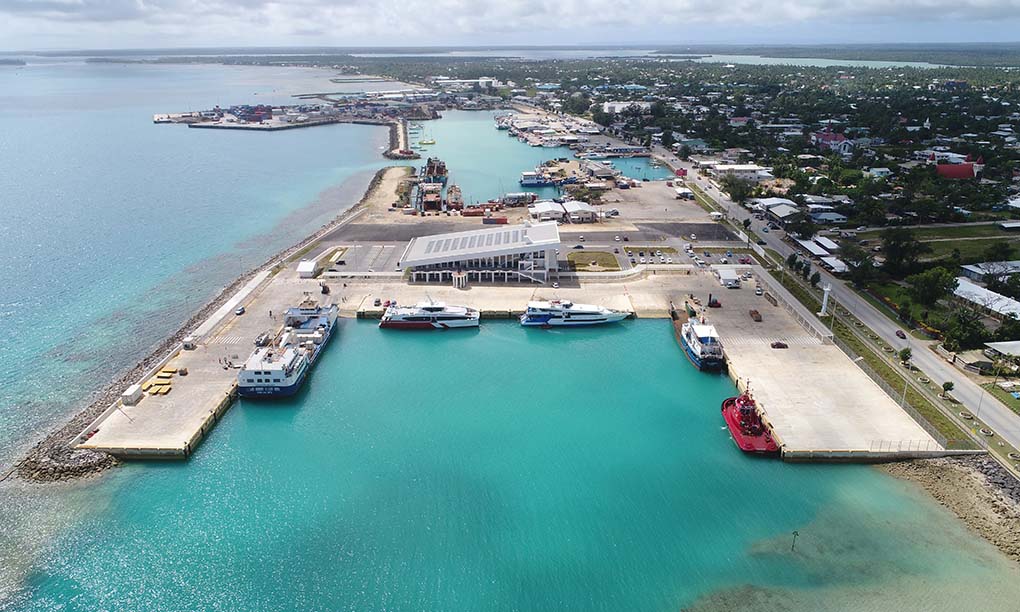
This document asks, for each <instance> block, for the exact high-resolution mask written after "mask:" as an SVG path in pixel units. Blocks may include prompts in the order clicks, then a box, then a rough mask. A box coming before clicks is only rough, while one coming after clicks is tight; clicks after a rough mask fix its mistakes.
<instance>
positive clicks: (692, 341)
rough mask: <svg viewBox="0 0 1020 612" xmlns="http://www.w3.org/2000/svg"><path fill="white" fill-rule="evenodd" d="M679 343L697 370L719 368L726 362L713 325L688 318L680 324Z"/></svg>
mask: <svg viewBox="0 0 1020 612" xmlns="http://www.w3.org/2000/svg"><path fill="white" fill-rule="evenodd" d="M678 335H679V337H680V345H681V346H682V347H683V348H684V353H686V354H687V357H688V358H689V359H690V360H691V363H693V364H694V365H695V366H696V367H697V368H698V369H699V370H721V369H722V368H723V366H724V365H725V363H726V360H725V358H724V357H723V346H722V342H721V341H720V340H719V333H718V332H716V331H715V326H714V325H708V324H706V323H699V322H698V321H697V320H690V321H687V322H686V323H684V324H683V325H681V326H680V333H679V334H678Z"/></svg>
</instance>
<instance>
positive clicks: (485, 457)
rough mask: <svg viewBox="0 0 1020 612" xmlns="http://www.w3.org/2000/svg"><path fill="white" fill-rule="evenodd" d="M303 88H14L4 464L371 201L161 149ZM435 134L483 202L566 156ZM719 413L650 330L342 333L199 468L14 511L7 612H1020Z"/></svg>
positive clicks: (908, 504)
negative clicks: (189, 112)
mask: <svg viewBox="0 0 1020 612" xmlns="http://www.w3.org/2000/svg"><path fill="white" fill-rule="evenodd" d="M33 71H35V72H33ZM318 78H321V77H317V76H315V75H313V74H310V73H308V72H305V71H300V72H298V73H290V72H288V71H285V70H277V69H259V68H237V69H235V68H223V67H186V66H184V67H169V66H167V67H164V66H158V67H154V66H102V65H98V66H80V65H78V66H74V65H71V66H63V65H57V66H48V67H46V66H42V67H30V69H27V70H20V71H10V72H4V71H0V92H3V93H0V101H2V102H3V103H4V108H5V109H6V110H7V113H5V114H4V115H0V130H3V131H2V132H0V133H3V134H4V135H5V137H4V138H2V139H0V152H2V153H0V154H2V158H3V160H4V164H0V188H2V189H0V193H3V194H4V199H3V207H4V213H5V214H4V216H3V220H2V221H0V224H2V226H3V230H4V231H3V236H4V238H5V239H4V240H3V241H0V252H2V254H3V256H4V258H5V261H6V262H9V264H8V265H5V266H4V268H3V270H4V277H3V279H2V280H3V282H2V283H0V305H2V309H0V317H2V321H3V325H2V326H0V341H2V342H0V351H2V357H3V358H4V360H5V363H8V364H20V365H18V366H17V367H13V366H12V367H8V368H5V369H4V371H3V373H2V374H0V377H2V379H0V388H3V389H4V393H3V396H2V400H0V401H2V406H0V408H2V410H3V419H2V421H0V455H2V457H3V459H4V461H5V462H6V461H7V460H9V458H10V457H13V456H16V455H17V449H18V447H19V445H20V444H21V442H22V441H23V440H28V441H34V440H35V439H36V437H37V433H36V432H40V433H41V432H42V431H44V430H45V429H46V428H47V427H48V426H49V425H50V424H52V423H54V422H59V419H60V418H61V416H62V415H63V414H65V413H66V412H67V410H68V409H69V408H70V407H71V406H73V404H74V401H75V400H76V398H78V397H81V396H83V395H86V394H87V393H88V392H89V391H91V390H92V389H95V388H98V387H100V386H102V384H103V383H105V381H106V380H108V377H109V375H110V374H111V373H112V372H114V371H116V370H117V369H119V368H121V367H123V366H124V365H129V364H130V363H132V362H133V361H134V360H136V359H137V358H138V357H140V356H141V355H143V354H144V353H145V352H146V350H147V348H148V346H149V344H148V342H149V341H151V340H152V339H154V338H158V337H159V336H160V335H162V334H164V333H166V332H168V331H171V330H173V329H175V328H176V327H177V326H178V325H179V324H180V322H181V321H183V320H184V319H186V318H187V316H188V315H189V314H190V313H191V312H192V310H193V309H194V308H195V307H197V306H198V305H200V304H201V303H203V302H204V301H205V300H206V299H207V298H208V297H210V296H211V295H213V294H214V293H215V292H216V291H217V290H218V288H219V287H221V286H222V285H224V284H225V283H227V282H229V281H230V280H231V279H232V278H233V277H234V276H235V275H236V274H237V273H238V272H240V271H243V270H246V269H247V268H248V267H250V266H251V265H253V264H255V263H258V262H260V261H262V260H263V259H265V258H266V257H267V256H268V255H269V254H271V253H272V252H275V251H276V250H278V249H279V248H281V247H283V246H285V245H287V244H290V243H292V242H294V241H296V240H297V239H298V238H300V237H301V236H302V235H304V234H306V233H307V232H308V231H309V230H310V229H313V228H315V227H317V226H318V225H320V224H321V223H323V222H325V221H326V220H328V219H329V218H331V217H332V216H333V215H335V214H336V213H337V212H338V210H339V209H341V208H343V207H344V206H347V205H349V204H350V203H352V202H353V201H356V200H357V198H358V197H360V194H361V191H363V189H364V185H365V184H367V181H368V179H369V177H370V176H371V173H372V171H373V170H374V169H376V168H378V167H380V166H381V165H383V161H382V160H381V159H380V158H379V153H380V150H381V148H382V147H384V146H385V144H386V136H387V135H386V132H385V130H380V129H374V128H369V127H364V126H336V127H330V128H315V129H310V130H295V131H289V132H280V133H276V134H272V135H268V134H243V133H237V134H235V133H230V132H220V131H199V130H187V129H186V128H183V127H180V126H154V125H152V124H151V123H150V121H151V115H152V114H153V113H157V112H166V111H173V110H179V109H181V108H189V107H204V106H211V105H212V104H215V103H220V104H229V103H233V102H237V101H243V100H248V99H252V98H253V97H260V98H264V99H271V98H272V97H274V96H278V97H281V98H283V97H284V96H285V95H286V93H288V91H287V90H288V89H294V90H297V91H308V90H311V89H315V87H314V86H315V85H317V84H319V83H318V82H317V79H318ZM310 85H311V86H310ZM319 85H321V84H319ZM274 90H275V91H274ZM256 93H257V94H258V96H256V95H255V94H256ZM238 98H242V100H238ZM427 125H431V126H434V127H432V128H430V129H431V131H432V135H433V136H435V137H436V139H437V141H438V144H437V145H436V146H435V147H434V150H435V151H434V154H437V155H440V156H441V157H443V158H444V159H446V160H447V162H448V163H449V164H450V167H451V174H452V176H453V178H454V180H455V181H456V182H458V183H460V184H461V185H462V186H464V188H465V194H466V195H468V196H469V197H475V198H478V199H488V198H489V197H495V196H498V195H500V194H501V193H503V192H504V191H510V190H515V189H514V188H513V186H512V185H502V184H497V185H495V186H493V185H492V182H493V181H496V182H497V183H500V182H501V181H505V182H507V183H511V182H512V181H513V180H515V178H516V176H517V174H518V173H519V172H520V171H521V170H525V169H527V168H529V167H531V166H533V165H535V164H536V163H538V162H540V161H542V160H543V159H547V158H548V157H550V156H555V153H551V152H554V151H555V150H552V149H535V148H531V147H527V146H526V145H522V144H520V143H517V142H516V141H514V140H512V139H510V138H507V137H506V135H505V134H504V133H501V132H497V131H496V130H494V129H493V128H492V123H491V114H489V113H450V114H449V115H448V117H447V118H446V119H443V120H442V121H440V122H438V123H437V122H432V123H431V124H427ZM267 136H268V137H270V138H271V139H272V140H270V139H268V138H266V137H267ZM458 143H459V144H458ZM443 147H447V148H446V149H443ZM508 176H509V178H506V177H508ZM494 177H500V178H494ZM143 333H144V334H146V335H144V336H143V335H142V334H143ZM732 393H733V388H732V385H731V384H730V383H729V381H728V380H726V379H724V378H720V377H713V376H703V375H700V374H699V373H697V372H695V371H693V368H691V367H690V366H689V365H688V364H687V362H686V361H685V360H684V359H683V357H682V355H681V353H680V352H679V350H678V348H677V347H676V345H675V343H674V340H673V337H672V333H671V330H670V327H669V324H668V323H667V322H662V321H633V322H626V323H625V324H622V325H620V326H616V327H611V328H606V329H597V330H569V333H566V332H560V331H542V330H524V329H521V328H520V327H518V326H516V325H514V324H512V323H509V322H487V323H486V324H485V325H484V326H483V328H482V329H481V330H480V331H477V332H465V333H446V334H400V333H396V334H394V333H384V332H381V331H379V330H378V329H377V328H376V327H375V326H374V325H372V324H371V323H367V322H361V323H358V322H354V321H345V322H344V323H343V325H342V328H341V330H340V333H339V335H338V336H337V338H336V340H335V341H334V342H333V344H332V345H331V346H330V347H329V349H328V351H327V352H326V354H325V355H324V357H323V360H322V361H321V362H320V363H319V364H318V365H317V367H316V371H315V372H314V374H313V376H312V378H311V380H310V382H309V384H308V385H307V386H306V389H305V390H303V392H302V393H301V394H300V395H299V396H297V397H296V398H294V399H293V400H291V401H287V402H282V403H274V404H257V403H251V402H240V403H238V404H237V405H236V406H234V407H233V408H232V409H231V410H230V411H229V412H228V413H227V415H226V417H225V418H224V420H223V421H222V422H221V423H220V424H218V425H217V427H216V428H215V430H214V431H213V433H212V435H211V436H210V437H209V438H208V439H207V440H206V441H205V442H204V443H203V444H202V445H201V447H200V448H199V450H198V452H197V453H196V454H195V456H194V457H193V458H192V459H191V460H189V461H188V462H185V463H132V464H128V465H127V466H125V467H123V468H121V469H118V470H115V471H113V472H111V473H108V474H106V475H104V476H102V477H100V478H98V479H94V480H89V481H83V482H77V483H72V484H62V485H53V486H37V485H31V484H27V483H22V482H17V481H14V482H11V481H8V482H6V483H3V484H2V485H0V610H2V611H3V612H7V611H8V610H242V609H243V610H422V609H427V610H550V609H566V610H677V609H679V608H681V607H689V608H695V609H719V610H731V609H740V607H741V605H744V604H753V607H754V608H755V609H756V610H782V609H789V610H826V609H828V610H849V609H876V610H884V609H898V610H957V609H959V606H958V605H956V603H958V602H960V601H964V600H966V601H972V602H979V605H978V604H975V607H977V608H979V609H982V610H1013V609H1015V605H1014V604H1015V601H1016V600H1017V598H1018V597H1020V586H1018V585H1020V580H1018V578H1020V573H1018V570H1017V568H1016V566H1015V565H1013V564H1010V563H1008V562H1007V561H1006V560H1005V559H1004V557H1002V555H1000V554H999V553H998V552H997V551H995V550H994V549H993V548H992V547H991V546H989V545H988V544H986V543H984V542H983V541H981V540H980V539H978V538H976V537H975V536H973V535H972V534H970V533H968V532H967V531H966V530H965V528H964V527H963V526H962V525H961V524H960V523H958V522H957V521H956V520H955V519H953V518H952V517H951V516H950V515H949V514H948V513H947V512H945V511H944V510H942V509H941V508H940V507H938V506H937V505H936V504H935V503H934V502H932V500H931V499H930V498H928V497H927V496H925V495H923V494H921V493H920V492H919V491H918V490H917V489H916V488H914V487H912V486H910V485H906V484H903V483H900V482H898V481H895V480H893V479H891V478H888V477H885V476H883V475H882V474H881V473H879V472H877V471H876V470H873V469H871V468H868V467H862V466H801V465H785V464H781V463H778V462H772V461H760V460H753V459H750V458H747V457H744V456H743V455H741V454H740V453H738V452H736V450H735V448H734V447H733V445H732V442H731V441H730V440H729V438H728V436H727V434H726V432H725V430H723V429H722V421H721V419H720V418H719V415H718V405H719V402H720V401H721V399H722V398H724V397H726V396H727V395H729V394H732ZM795 529H796V530H799V532H800V533H801V537H800V539H799V540H798V543H797V549H796V551H795V552H790V550H789V545H790V533H791V531H792V530H795Z"/></svg>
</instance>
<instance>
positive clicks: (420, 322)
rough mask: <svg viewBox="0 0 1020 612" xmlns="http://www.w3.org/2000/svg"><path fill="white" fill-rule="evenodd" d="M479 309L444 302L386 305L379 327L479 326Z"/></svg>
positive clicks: (432, 327)
mask: <svg viewBox="0 0 1020 612" xmlns="http://www.w3.org/2000/svg"><path fill="white" fill-rule="evenodd" d="M478 318H479V317H478V311H477V310H475V309H474V308H468V307H466V306H447V305H446V304H444V303H442V302H433V301H432V300H429V301H427V302H419V303H417V304H415V305H414V306H397V305H396V304H391V305H389V306H387V307H386V312H385V313H383V317H382V320H381V321H379V327H381V328H383V329H453V328H458V327H478Z"/></svg>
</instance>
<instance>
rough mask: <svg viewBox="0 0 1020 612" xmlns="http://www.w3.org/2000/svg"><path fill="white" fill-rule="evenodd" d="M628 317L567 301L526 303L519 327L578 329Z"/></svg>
mask: <svg viewBox="0 0 1020 612" xmlns="http://www.w3.org/2000/svg"><path fill="white" fill-rule="evenodd" d="M629 316H630V313H627V312H621V311H619V310H612V309H609V308H606V307H605V306H593V305H591V304H575V303H573V302H571V301H569V300H552V301H551V302H537V301H536V302H528V309H527V310H526V311H525V312H524V314H522V315H521V319H520V320H521V325H524V326H526V327H578V326H582V325H601V324H603V323H615V322H617V321H622V320H624V319H626V318H627V317H629Z"/></svg>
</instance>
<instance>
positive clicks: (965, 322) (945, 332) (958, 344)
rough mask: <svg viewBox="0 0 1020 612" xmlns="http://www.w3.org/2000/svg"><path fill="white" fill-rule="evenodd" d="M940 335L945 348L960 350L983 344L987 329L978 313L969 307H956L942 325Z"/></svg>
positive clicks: (986, 336)
mask: <svg viewBox="0 0 1020 612" xmlns="http://www.w3.org/2000/svg"><path fill="white" fill-rule="evenodd" d="M942 336H943V338H944V340H945V341H944V344H945V346H946V348H947V349H949V350H951V351H962V350H967V349H972V348H977V347H979V346H981V345H982V344H984V343H985V341H986V339H987V338H988V330H987V329H985V326H984V324H983V323H982V322H981V315H980V314H979V313H977V312H975V311H973V310H971V309H969V308H957V309H955V310H953V313H952V314H951V315H950V316H949V318H948V319H947V320H946V322H945V325H943V328H942Z"/></svg>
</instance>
